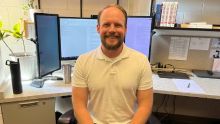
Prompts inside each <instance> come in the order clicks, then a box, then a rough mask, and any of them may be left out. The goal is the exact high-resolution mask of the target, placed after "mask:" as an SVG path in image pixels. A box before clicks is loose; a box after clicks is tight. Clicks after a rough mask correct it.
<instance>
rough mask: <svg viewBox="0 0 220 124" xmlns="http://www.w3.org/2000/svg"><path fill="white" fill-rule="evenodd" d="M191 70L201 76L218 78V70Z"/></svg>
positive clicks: (219, 75) (219, 73) (219, 77)
mask: <svg viewBox="0 0 220 124" xmlns="http://www.w3.org/2000/svg"><path fill="white" fill-rule="evenodd" d="M192 72H193V73H194V74H195V75H196V76H198V77H201V78H217V79H220V72H213V71H210V70H192Z"/></svg>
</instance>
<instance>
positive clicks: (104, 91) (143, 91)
mask: <svg viewBox="0 0 220 124" xmlns="http://www.w3.org/2000/svg"><path fill="white" fill-rule="evenodd" d="M126 25H127V13H126V11H125V10H124V9H123V8H122V7H120V6H118V5H109V6H107V7H105V8H104V9H103V10H101V11H100V12H99V15H98V25H97V31H98V33H99V34H100V38H101V42H102V44H101V46H100V47H99V48H97V49H96V50H93V51H91V52H89V53H86V54H84V55H81V56H80V57H79V58H78V60H77V62H76V64H75V70H74V76H73V88H72V101H73V109H74V112H75V116H76V119H77V121H78V123H79V124H93V123H96V124H144V123H146V121H147V119H148V117H149V115H150V114H151V108H152V102H153V91H152V73H151V69H150V64H149V62H148V60H147V58H146V57H145V56H144V55H143V54H141V53H139V52H137V51H135V50H133V49H130V48H128V47H126V45H125V44H124V40H125V35H126V30H127V27H126Z"/></svg>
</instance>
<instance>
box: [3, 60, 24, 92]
mask: <svg viewBox="0 0 220 124" xmlns="http://www.w3.org/2000/svg"><path fill="white" fill-rule="evenodd" d="M6 65H8V66H10V71H11V82H12V89H13V93H14V94H20V93H22V85H21V72H20V63H19V59H17V62H15V61H10V60H6Z"/></svg>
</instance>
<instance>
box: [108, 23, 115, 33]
mask: <svg viewBox="0 0 220 124" xmlns="http://www.w3.org/2000/svg"><path fill="white" fill-rule="evenodd" d="M115 31H116V28H115V25H113V24H112V25H111V26H110V28H109V32H115Z"/></svg>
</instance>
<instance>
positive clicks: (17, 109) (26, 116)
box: [1, 98, 56, 124]
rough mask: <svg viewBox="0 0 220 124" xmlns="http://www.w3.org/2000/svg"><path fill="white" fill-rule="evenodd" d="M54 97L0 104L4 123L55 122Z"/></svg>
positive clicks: (39, 123) (41, 123)
mask: <svg viewBox="0 0 220 124" xmlns="http://www.w3.org/2000/svg"><path fill="white" fill-rule="evenodd" d="M54 101H55V100H54V98H50V99H40V100H39V99H37V100H32V101H22V102H11V103H4V104H1V107H2V116H3V120H4V124H55V123H56V122H55V102H54Z"/></svg>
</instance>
